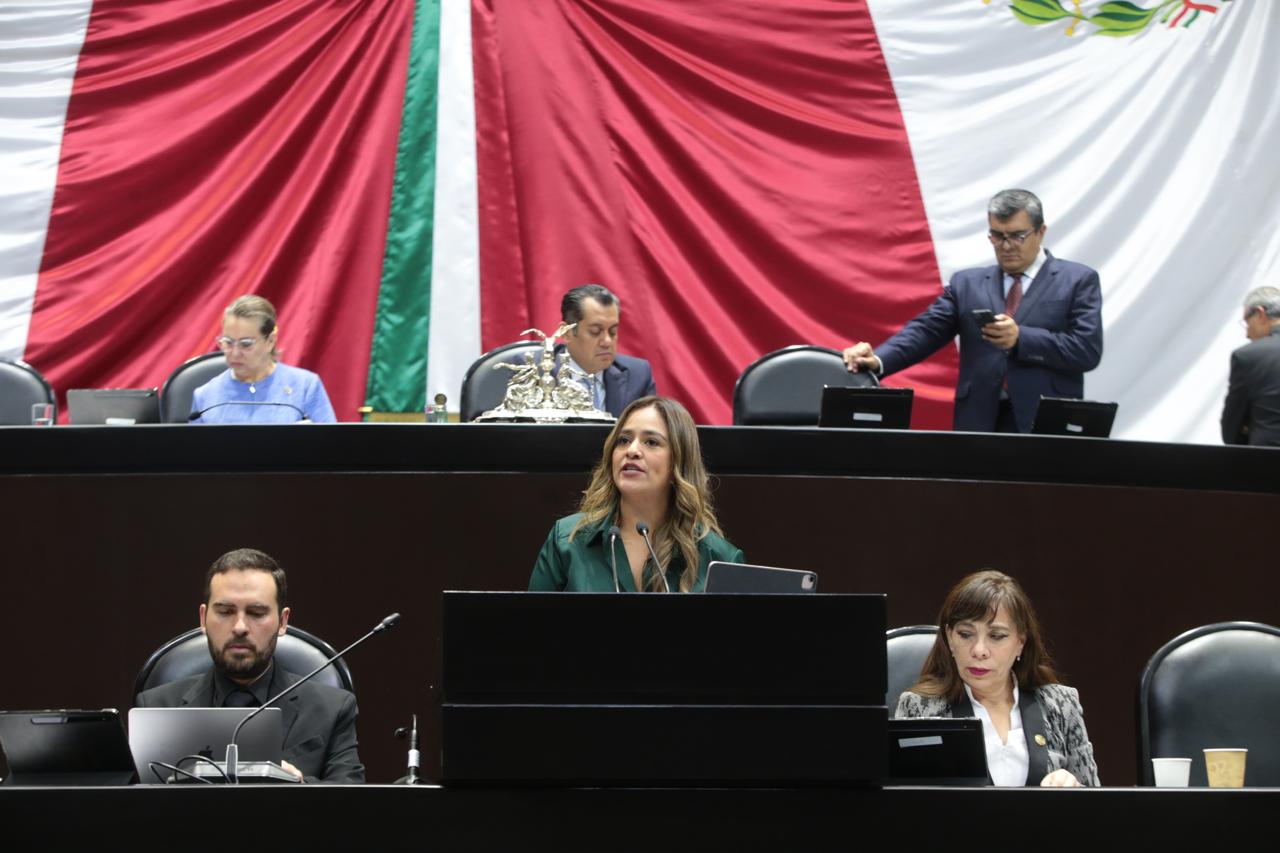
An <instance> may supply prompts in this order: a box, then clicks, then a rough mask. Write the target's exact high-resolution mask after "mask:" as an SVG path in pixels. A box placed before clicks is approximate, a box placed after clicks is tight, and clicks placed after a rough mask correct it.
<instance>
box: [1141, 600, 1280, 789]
mask: <svg viewBox="0 0 1280 853" xmlns="http://www.w3.org/2000/svg"><path fill="white" fill-rule="evenodd" d="M1277 714H1280V628H1274V627H1272V626H1271V625H1263V624H1260V623H1258V622H1219V623H1217V624H1214V625H1205V626H1202V627H1200V628H1194V629H1192V630H1190V631H1188V632H1186V633H1185V634H1182V635H1180V636H1178V637H1175V638H1174V639H1172V640H1170V641H1169V642H1167V643H1165V644H1164V645H1163V646H1161V647H1160V650H1159V651H1157V652H1156V653H1155V655H1153V656H1152V658H1151V660H1150V661H1149V662H1148V663H1147V666H1146V668H1145V669H1143V671H1142V681H1141V683H1140V685H1139V687H1138V728H1139V732H1138V749H1139V753H1140V755H1139V758H1138V760H1139V761H1140V762H1141V766H1140V767H1139V768H1138V778H1140V779H1142V781H1143V784H1145V785H1152V784H1154V782H1155V780H1154V774H1153V772H1152V770H1151V759H1152V758H1190V759H1191V784H1192V785H1193V786H1204V785H1207V784H1208V778H1207V776H1206V773H1205V767H1204V752H1203V751H1202V750H1204V749H1205V748H1206V747H1215V746H1219V747H1245V748H1247V749H1248V750H1249V756H1248V758H1247V760H1246V762H1245V779H1244V781H1245V785H1247V786H1249V787H1262V786H1266V787H1277V786H1280V737H1277V734H1278V733H1280V725H1277V719H1280V717H1277Z"/></svg>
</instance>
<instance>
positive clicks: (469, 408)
mask: <svg viewBox="0 0 1280 853" xmlns="http://www.w3.org/2000/svg"><path fill="white" fill-rule="evenodd" d="M526 352H531V353H533V357H534V358H535V359H536V358H538V357H539V356H540V355H541V353H542V342H541V341H516V342H515V343H513V344H504V345H503V346H500V347H495V348H494V349H491V350H489V351H488V352H487V353H485V354H484V355H482V356H480V357H479V358H478V359H476V360H475V361H474V362H473V363H472V365H471V366H470V367H469V368H467V375H466V376H465V377H464V378H463V380H462V397H461V400H460V401H459V404H458V408H459V411H458V420H460V421H463V422H466V421H473V420H475V419H476V417H477V416H478V415H483V414H484V413H485V412H487V411H489V410H490V409H493V408H496V407H497V406H498V404H499V403H501V402H502V398H503V397H504V396H505V395H506V392H507V380H509V379H510V378H511V371H510V370H495V369H494V365H495V364H500V363H502V362H511V363H513V364H518V363H520V361H521V360H522V359H523V358H524V354H525V353H526Z"/></svg>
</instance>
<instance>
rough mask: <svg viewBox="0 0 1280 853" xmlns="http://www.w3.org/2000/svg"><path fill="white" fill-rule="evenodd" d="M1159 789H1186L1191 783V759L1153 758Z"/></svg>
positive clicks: (1152, 762) (1153, 768)
mask: <svg viewBox="0 0 1280 853" xmlns="http://www.w3.org/2000/svg"><path fill="white" fill-rule="evenodd" d="M1151 769H1152V770H1153V771H1155V776H1156V787H1157V788H1185V787H1187V784H1188V783H1189V782H1190V781H1191V759H1190V758H1153V759H1151Z"/></svg>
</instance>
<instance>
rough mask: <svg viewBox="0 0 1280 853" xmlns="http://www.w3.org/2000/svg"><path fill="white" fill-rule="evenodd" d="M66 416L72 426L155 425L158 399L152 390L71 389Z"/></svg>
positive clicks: (158, 419)
mask: <svg viewBox="0 0 1280 853" xmlns="http://www.w3.org/2000/svg"><path fill="white" fill-rule="evenodd" d="M67 413H68V417H69V418H70V420H71V423H72V424H73V425H75V426H80V425H84V424H112V425H131V424H158V423H160V395H159V394H158V393H157V392H156V389H154V388H72V389H71V390H70V391H68V392H67Z"/></svg>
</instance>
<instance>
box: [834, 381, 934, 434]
mask: <svg viewBox="0 0 1280 853" xmlns="http://www.w3.org/2000/svg"><path fill="white" fill-rule="evenodd" d="M914 398H915V392H914V391H913V390H912V389H910V388H881V387H846V386H843V385H824V386H822V409H821V410H820V411H819V413H818V426H820V427H844V428H846V429H910V428H911V403H912V401H913V400H914Z"/></svg>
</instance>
